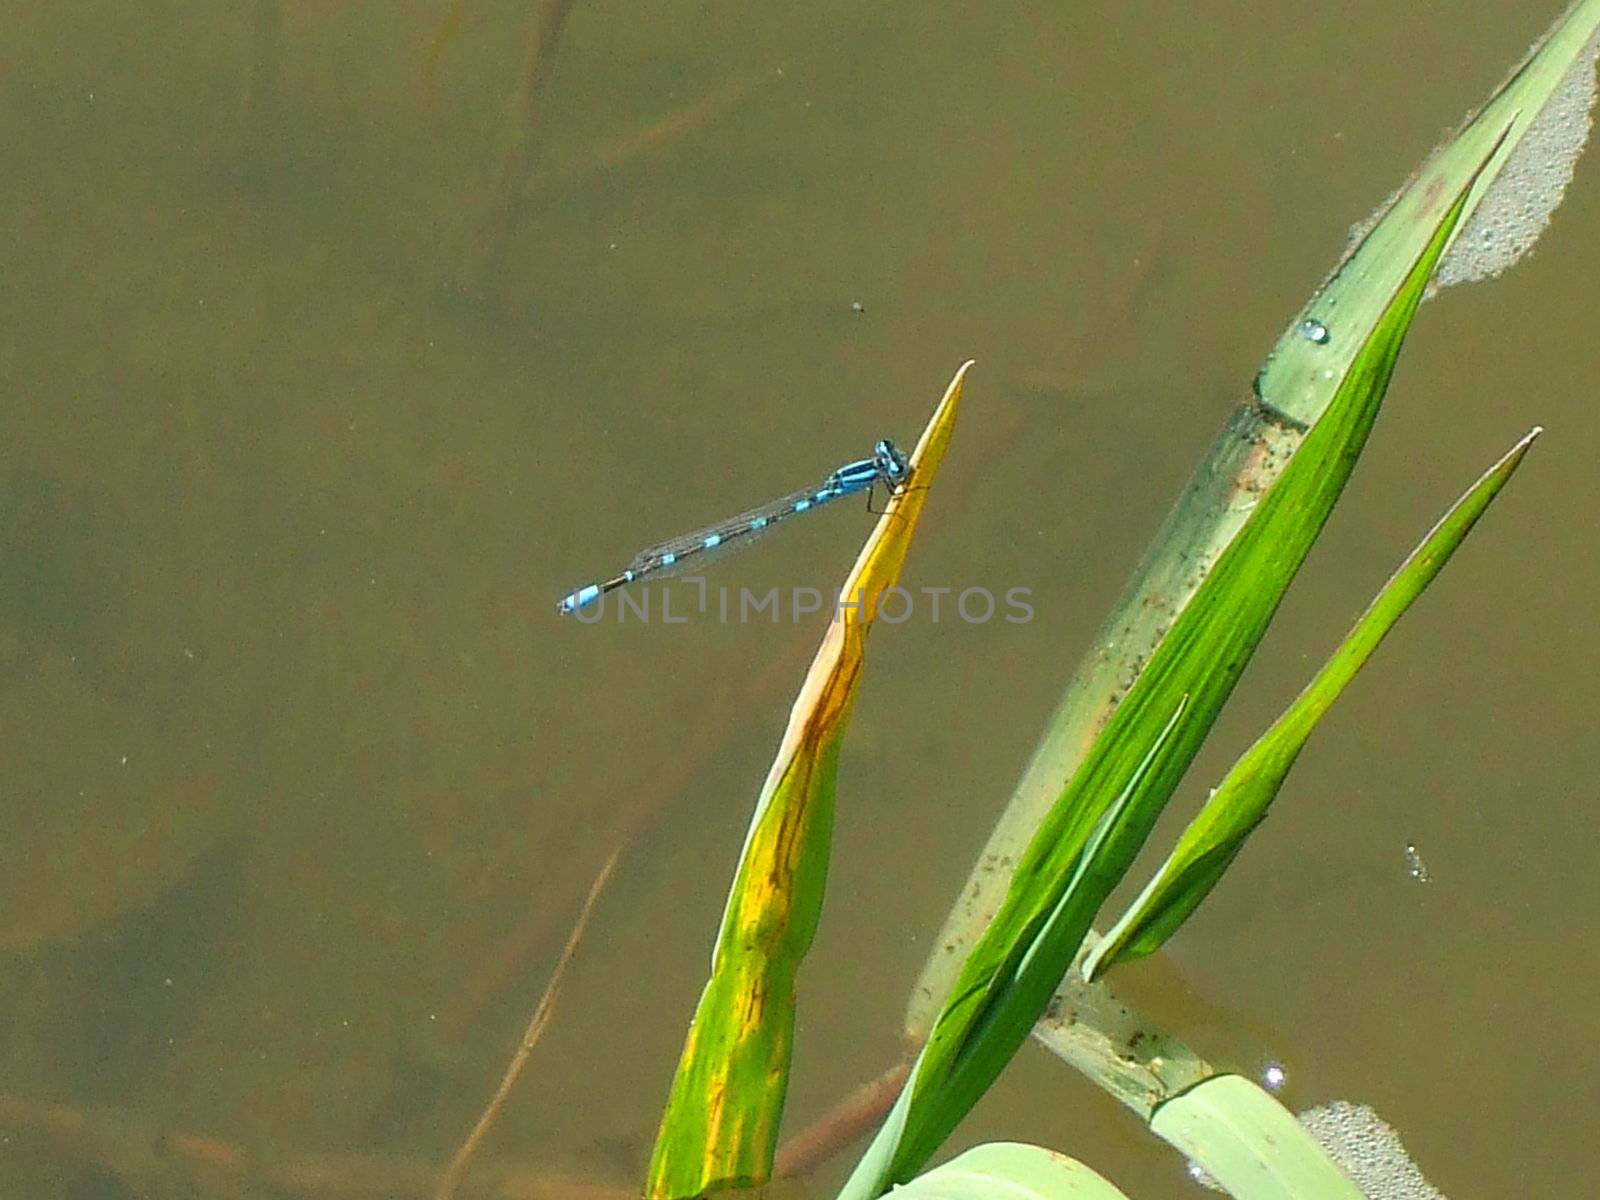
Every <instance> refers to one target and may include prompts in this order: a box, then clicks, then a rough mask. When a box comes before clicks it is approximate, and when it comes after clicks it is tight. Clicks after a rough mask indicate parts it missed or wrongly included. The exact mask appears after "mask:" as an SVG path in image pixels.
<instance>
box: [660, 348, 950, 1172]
mask: <svg viewBox="0 0 1600 1200" xmlns="http://www.w3.org/2000/svg"><path fill="white" fill-rule="evenodd" d="M971 365H972V364H971V363H967V364H965V365H963V366H962V368H961V369H960V370H959V371H958V372H956V376H955V378H954V379H953V380H952V381H951V383H950V386H949V388H948V390H947V391H946V392H945V395H944V399H943V400H942V401H941V402H940V404H939V406H938V408H937V409H936V410H935V411H934V414H933V418H932V419H931V420H930V421H929V423H928V427H927V429H926V430H924V432H923V435H922V437H921V439H920V440H919V441H918V443H917V447H916V449H915V450H913V451H912V453H911V457H910V464H911V475H910V481H909V486H908V487H906V488H904V489H903V490H902V491H901V492H900V493H898V494H897V495H895V496H893V497H892V498H891V499H890V500H889V502H888V505H887V507H886V510H885V512H884V514H883V516H882V517H881V518H880V519H879V521H878V523H877V525H876V526H875V527H874V529H873V531H872V534H871V536H870V537H869V538H868V539H867V543H866V546H865V547H864V548H863V549H862V551H861V555H860V557H859V558H858V559H857V561H856V565H855V569H854V570H852V571H851V573H850V576H849V578H848V579H847V581H846V582H845V585H844V587H843V589H842V590H841V595H842V596H843V597H845V598H846V601H847V602H845V603H841V604H840V606H839V607H838V608H837V609H836V610H835V614H834V619H833V620H832V621H831V622H830V624H829V626H828V630H827V633H826V634H825V635H824V637H823V641H822V646H821V648H820V649H819V650H818V651H817V655H816V658H815V659H814V660H813V661H812V664H811V669H810V670H809V671H808V672H807V674H806V679H805V683H804V684H803V685H802V687H801V689H800V695H799V697H798V698H797V699H796V700H795V704H794V709H793V711H792V712H791V713H790V715H789V724H788V728H787V729H786V730H785V732H784V735H783V740H782V742H781V743H780V744H779V747H778V753H777V756H776V758H775V759H774V761H773V764H772V769H771V770H770V771H769V772H768V774H767V780H766V784H765V785H764V786H763V787H762V789H761V796H760V798H759V800H758V801H757V802H756V811H755V815H754V817H753V818H752V820H751V824H750V831H749V833H748V834H747V835H746V838H745V844H744V851H743V854H742V856H741V858H740V863H739V869H738V873H737V875H736V876H735V878H734V882H733V888H732V890H731V892H730V894H729V896H728V903H727V907H726V909H725V910H724V912H723V917H722V927H721V931H720V933H719V935H718V938H717V944H716V949H715V951H714V952H713V954H712V960H711V979H710V981H709V982H708V983H707V984H706V988H705V991H704V992H703V993H702V995H701V997H700V1004H699V1007H698V1008H697V1010H696V1012H695V1017H694V1023H693V1025H692V1026H691V1027H690V1030H689V1036H688V1038H687V1040H686V1041H685V1043H684V1047H683V1054H682V1056H681V1058H680V1059H679V1062H678V1071H677V1075H676V1076H675V1078H674V1079H673V1083H672V1093H671V1097H670V1098H669V1100H668V1102H667V1108H666V1112H665V1114H664V1115H663V1117H662V1121H661V1129H660V1132H659V1133H658V1134H657V1136H656V1145H655V1152H654V1154H653V1155H652V1157H651V1161H650V1172H649V1178H648V1182H647V1185H646V1194H647V1195H648V1196H650V1197H652V1198H653V1200H676V1198H679V1197H688V1196H699V1195H703V1194H705V1193H707V1192H710V1191H717V1190H721V1189H724V1188H733V1187H751V1186H755V1185H757V1184H760V1183H762V1182H764V1181H765V1180H766V1178H767V1177H768V1175H769V1174H770V1173H771V1169H772V1155H773V1150H774V1147H775V1145H776V1140H777V1131H778V1121H779V1118H780V1117H781V1116H782V1113H783V1097H784V1091H785V1088H786V1087H787V1085H788V1079H789V1058H790V1052H791V1045H792V1041H793V1035H794V1005H795V995H794V989H795V975H796V972H797V971H798V969H799V966H800V962H801V960H802V959H803V958H804V957H805V954H806V951H807V950H808V949H809V948H810V946H811V939H812V936H813V934H814V933H815V931H816V927H817V918H818V916H819V915H820V913H821V908H822V896H823V889H824V885H825V883H826V879H827V867H828V849H829V843H830V841H831V835H832V830H833V806H834V778H835V773H836V769H837V763H838V755H839V744H840V739H841V738H842V736H843V734H844V727H845V722H846V720H847V719H848V717H849V713H850V708H851V705H852V703H853V702H854V700H855V694H856V687H857V684H858V682H859V681H860V677H861V670H862V666H863V654H864V650H865V639H866V634H867V631H868V630H869V629H870V628H871V626H872V623H873V620H874V619H875V617H876V615H877V600H878V598H879V597H880V596H881V595H882V593H883V592H884V591H885V590H886V589H888V588H891V587H893V586H894V584H895V581H896V580H897V579H898V578H899V574H900V568H901V566H902V564H903V563H904V562H905V557H906V552H907V551H908V550H909V548H910V545H911V537H912V534H913V533H914V532H915V530H916V526H917V521H918V518H919V517H920V515H921V512H922V506H923V504H924V502H925V501H926V499H927V495H928V485H929V484H930V483H931V482H932V480H933V477H934V475H935V473H936V472H937V471H938V469H939V463H940V461H941V460H942V459H943V458H944V453H945V448H946V447H947V446H948V444H949V441H950V434H951V432H952V430H953V429H954V427H955V418H956V411H957V408H958V405H959V403H960V399H961V388H962V384H963V382H964V380H965V378H966V373H967V369H968V368H969V367H970V366H971Z"/></svg>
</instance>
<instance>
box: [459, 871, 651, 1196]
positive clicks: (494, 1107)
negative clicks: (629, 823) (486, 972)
mask: <svg viewBox="0 0 1600 1200" xmlns="http://www.w3.org/2000/svg"><path fill="white" fill-rule="evenodd" d="M622 850H623V847H622V846H621V845H620V844H619V845H618V846H617V847H616V848H615V849H613V850H612V851H611V854H610V855H609V856H608V857H607V858H606V861H605V865H604V866H602V867H601V868H600V873H599V874H598V875H596V876H595V877H594V882H593V883H592V884H590V885H589V894H588V896H586V897H585V898H584V901H583V908H582V910H581V911H580V912H579V913H578V919H577V921H575V922H574V923H573V926H572V932H571V933H570V934H569V935H567V944H566V946H565V947H564V948H563V949H562V951H561V958H560V959H559V960H558V961H557V962H556V967H555V970H554V971H553V972H551V975H550V982H549V983H548V984H546V985H545V989H544V995H543V996H541V997H539V1004H538V1007H536V1008H535V1009H534V1010H533V1018H532V1020H530V1021H529V1022H528V1028H527V1030H526V1031H525V1032H524V1033H523V1035H522V1041H521V1043H520V1044H519V1045H518V1046H517V1052H516V1053H515V1054H513V1055H512V1056H511V1063H510V1065H508V1066H507V1067H506V1073H505V1075H504V1077H503V1078H502V1079H501V1080H500V1086H499V1088H498V1089H496V1091H495V1094H494V1098H493V1099H491V1100H490V1101H489V1105H488V1107H487V1108H485V1109H484V1110H483V1115H482V1116H481V1117H479V1118H478V1123H477V1124H476V1125H474V1126H473V1128H472V1132H471V1133H469V1134H468V1135H467V1140H466V1141H464V1142H462V1143H461V1149H459V1150H457V1151H456V1154H455V1157H454V1158H452V1159H451V1160H450V1165H449V1166H448V1167H446V1168H445V1172H444V1174H443V1175H442V1176H441V1177H440V1179H439V1186H438V1188H437V1189H436V1190H435V1191H434V1200H451V1198H452V1197H453V1196H454V1195H455V1194H456V1189H457V1188H458V1187H460V1186H461V1179H462V1177H463V1176H464V1175H465V1174H466V1173H467V1168H468V1167H469V1166H471V1165H472V1160H473V1158H474V1157H475V1156H476V1155H477V1153H478V1148H479V1147H480V1146H481V1145H482V1144H483V1140H484V1138H486V1137H488V1135H489V1130H490V1129H491V1128H492V1127H493V1126H494V1123H495V1119H496V1118H497V1117H499V1115H500V1110H501V1109H502V1108H504V1107H505V1103H506V1098H507V1097H508V1096H510V1095H511V1089H512V1088H513V1087H515V1086H516V1083H517V1080H518V1078H520V1077H521V1075H522V1069H523V1068H524V1067H525V1066H527V1065H528V1057H529V1055H531V1054H532V1053H533V1048H534V1046H536V1045H538V1043H539V1039H540V1037H542V1036H543V1035H544V1031H545V1027H546V1026H547V1025H549V1024H550V1018H551V1017H553V1016H554V1015H555V1011H556V997H557V996H558V995H559V994H560V990H561V980H562V977H563V976H564V975H566V973H567V967H568V966H569V965H571V963H572V959H573V956H574V955H575V954H576V953H577V951H578V944H579V943H580V942H581V941H582V940H583V934H584V931H585V930H586V929H588V927H589V918H590V916H592V915H593V913H594V906H595V902H596V901H598V900H599V899H600V893H601V892H603V891H605V887H606V884H607V883H609V882H610V881H611V875H612V873H613V872H614V871H615V870H616V868H617V860H618V859H619V858H620V857H621V856H622Z"/></svg>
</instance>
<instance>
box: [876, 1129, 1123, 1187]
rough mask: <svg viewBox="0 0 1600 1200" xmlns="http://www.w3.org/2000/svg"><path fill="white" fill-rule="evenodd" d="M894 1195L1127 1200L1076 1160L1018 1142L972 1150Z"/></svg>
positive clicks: (938, 1167)
mask: <svg viewBox="0 0 1600 1200" xmlns="http://www.w3.org/2000/svg"><path fill="white" fill-rule="evenodd" d="M895 1194H896V1195H897V1196H899V1197H901V1198H902V1200H1128V1198H1127V1195H1126V1194H1125V1193H1123V1192H1121V1191H1119V1190H1118V1189H1117V1188H1116V1187H1114V1186H1113V1185H1112V1184H1110V1183H1108V1182H1107V1181H1106V1180H1105V1179H1104V1178H1103V1177H1102V1176H1100V1175H1098V1174H1096V1173H1095V1172H1094V1171H1091V1170H1090V1169H1089V1168H1088V1167H1086V1166H1084V1165H1083V1164H1082V1163H1081V1162H1078V1161H1077V1160H1076V1159H1071V1158H1068V1157H1067V1156H1066V1155H1065V1154H1057V1153H1056V1152H1055V1151H1054V1150H1046V1149H1045V1148H1044V1147H1042V1146H1028V1145H1024V1144H1022V1143H1020V1142H990V1143H988V1144H987V1145H984V1146H974V1147H973V1148H972V1149H971V1150H968V1151H967V1152H966V1153H965V1154H962V1155H959V1156H958V1157H956V1158H952V1159H951V1160H950V1161H949V1162H947V1163H944V1164H942V1165H940V1166H937V1167H935V1168H934V1169H933V1170H931V1171H929V1172H928V1173H927V1174H926V1175H919V1176H917V1178H915V1179H913V1180H912V1181H911V1182H910V1183H908V1184H906V1185H905V1186H904V1187H903V1188H900V1189H899V1190H898V1191H897V1192H896V1193H895Z"/></svg>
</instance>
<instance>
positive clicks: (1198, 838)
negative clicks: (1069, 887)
mask: <svg viewBox="0 0 1600 1200" xmlns="http://www.w3.org/2000/svg"><path fill="white" fill-rule="evenodd" d="M1539 432H1540V431H1539V430H1538V429H1534V430H1533V431H1532V432H1531V433H1529V434H1528V435H1527V436H1526V437H1525V438H1523V439H1522V440H1521V441H1520V442H1518V443H1517V444H1516V445H1515V446H1514V447H1512V449H1511V450H1510V452H1509V453H1507V454H1506V456H1505V457H1504V458H1502V459H1501V460H1500V461H1499V462H1497V463H1495V465H1494V466H1493V467H1491V468H1490V469H1489V470H1488V471H1487V472H1485V473H1484V475H1483V476H1482V478H1480V479H1479V480H1478V482H1477V483H1475V484H1474V485H1473V486H1472V487H1471V488H1470V489H1469V490H1468V491H1467V493H1466V494H1465V495H1463V496H1462V497H1461V498H1460V499H1459V500H1457V501H1456V503H1455V504H1454V505H1453V506H1452V507H1451V509H1450V511H1449V512H1448V513H1446V514H1445V515H1444V517H1443V518H1442V519H1441V520H1440V521H1439V523H1438V524H1437V525H1435V526H1434V527H1433V529H1432V530H1431V531H1430V532H1429V534H1428V536H1427V537H1426V538H1424V539H1423V541H1422V543H1421V544H1420V545H1419V546H1417V548H1416V549H1415V550H1413V551H1412V552H1411V554H1410V556H1409V557H1408V558H1407V559H1406V561H1405V562H1404V563H1402V564H1401V566H1400V569H1399V570H1398V571H1396V572H1395V574H1394V576H1393V578H1391V579H1390V580H1389V582H1388V583H1387V584H1385V585H1384V588H1383V590H1382V591H1381V592H1379V593H1378V596H1377V598H1376V599H1375V600H1373V602H1372V604H1371V605H1370V606H1369V607H1368V608H1367V611H1366V612H1364V613H1363V614H1362V615H1361V619H1360V620H1358V621H1357V622H1356V625H1355V628H1354V629H1352V630H1351V631H1350V634H1349V636H1347V637H1346V638H1345V640H1344V642H1343V643H1342V644H1341V645H1340V646H1339V648H1338V649H1337V650H1336V651H1334V653H1333V656H1332V657H1331V658H1330V659H1329V660H1328V662H1327V663H1326V664H1325V665H1324V666H1323V668H1322V670H1321V671H1319V672H1318V673H1317V675H1316V677H1315V678H1314V679H1313V680H1312V681H1311V683H1310V684H1308V685H1307V687H1306V689H1305V690H1304V691H1303V692H1301V693H1300V695H1299V697H1298V698H1297V699H1296V700H1295V702H1294V703H1293V704H1291V705H1290V706H1289V708H1288V710H1287V711H1286V712H1284V714H1283V715H1282V716H1281V717H1279V718H1278V720H1277V721H1276V722H1274V723H1273V725H1272V727H1271V728H1270V729H1268V730H1267V732H1266V733H1265V734H1263V735H1262V736H1261V738H1260V739H1259V740H1258V741H1257V742H1256V743H1255V745H1253V746H1251V747H1250V749H1249V750H1247V751H1246V752H1245V753H1244V754H1243V755H1242V756H1241V757H1240V759H1239V761H1238V762H1237V763H1235V764H1234V766H1233V768H1232V770H1230V771H1229V772H1228V774H1227V776H1226V777H1225V778H1224V779H1223V781H1222V784H1221V785H1220V786H1219V787H1218V788H1217V789H1216V790H1215V791H1214V792H1212V793H1211V797H1210V799H1208V800H1207V801H1206V803H1205V806H1204V807H1203V808H1201V810H1200V813H1199V815H1198V816H1196V817H1195V819H1194V820H1193V821H1192V822H1191V823H1190V825H1189V827H1188V829H1186V830H1185V831H1184V833H1183V836H1182V837H1181V838H1180V839H1179V840H1178V845H1177V848H1176V849H1174V850H1173V852H1172V855H1171V857H1170V858H1168V859H1167V861H1166V863H1165V865H1163V866H1162V868H1161V870H1160V871H1159V872H1157V874H1156V876H1155V878H1154V879H1152V880H1151V881H1150V883H1149V885H1148V886H1147V887H1146V888H1145V890H1144V891H1143V893H1141V894H1140V896H1139V898H1138V899H1137V900H1136V901H1134V903H1133V904H1132V905H1131V906H1130V907H1129V909H1128V911H1127V912H1126V913H1125V914H1123V916H1122V918H1121V920H1119V921H1118V922H1117V923H1116V925H1114V926H1113V927H1112V928H1111V930H1110V931H1109V932H1108V933H1107V934H1106V936H1105V938H1104V940H1102V941H1101V942H1100V944H1099V945H1097V946H1096V947H1095V949H1094V950H1093V952H1092V953H1091V954H1090V955H1089V957H1088V958H1087V960H1085V962H1084V966H1083V970H1084V973H1085V974H1086V975H1087V976H1088V977H1089V978H1090V979H1095V978H1098V977H1099V976H1100V975H1101V974H1103V973H1104V972H1105V971H1107V970H1109V969H1110V968H1111V967H1113V966H1115V965H1116V964H1117V963H1119V962H1128V961H1130V960H1132V959H1136V958H1141V957H1143V956H1144V955H1146V954H1149V953H1151V952H1152V951H1154V950H1155V949H1156V948H1157V947H1159V946H1160V945H1161V944H1162V943H1163V942H1164V941H1166V940H1167V938H1169V937H1171V936H1172V934H1173V932H1174V931H1175V930H1176V929H1177V928H1178V927H1179V926H1180V925H1182V924H1183V922H1184V921H1185V920H1187V919H1188V917H1189V915H1190V914H1191V913H1193V912H1194V910H1195V909H1196V908H1197V907H1199V905H1200V902H1201V901H1202V900H1204V899H1205V897H1206V895H1207V894H1208V893H1209V892H1210V891H1211V889H1212V887H1213V886H1215V884H1216V882H1217V880H1218V879H1220V878H1221V877H1222V873H1223V872H1224V871H1225V870H1227V867H1228V864H1229V863H1231V862H1232V861H1233V858H1234V855H1236V854H1238V852H1239V849H1240V847H1241V846H1243V845H1244V842H1245V839H1246V838H1247V837H1249V835H1250V833H1251V831H1252V830H1254V829H1255V827H1256V826H1257V825H1258V824H1260V823H1261V821H1262V819H1263V818H1264V817H1265V816H1266V815H1267V808H1268V807H1269V806H1270V805H1271V804H1272V801H1273V799H1274V797H1276V796H1277V794H1278V789H1279V788H1280V787H1282V786H1283V781H1284V778H1285V777H1286V776H1287V775H1288V774H1289V768H1290V767H1292V766H1293V765H1294V762H1295V759H1296V758H1298V757H1299V755H1300V751H1301V749H1302V748H1303V747H1304V746H1305V744H1306V741H1307V740H1308V739H1309V738H1310V737H1311V731H1312V730H1313V729H1315V728H1316V726H1317V722H1319V721H1320V720H1321V719H1322V717H1323V716H1324V714H1326V713H1327V711H1328V709H1329V708H1330V707H1332V705H1333V702H1334V700H1336V699H1337V698H1338V696H1339V694H1340V693H1341V692H1342V691H1343V690H1344V689H1345V687H1346V685H1348V684H1349V682H1350V681H1351V680H1352V679H1354V678H1355V675H1356V672H1357V671H1359V670H1360V669H1361V667H1362V666H1363V665H1364V664H1365V663H1366V661H1367V659H1368V658H1370V657H1371V656H1372V652H1373V651H1374V650H1376V649H1377V648H1378V644H1379V643H1380V642H1381V641H1383V639H1384V637H1385V635H1387V634H1388V632H1389V630H1390V629H1392V628H1393V627H1394V624H1395V622H1396V621H1398V620H1399V619H1400V617H1401V616H1402V615H1403V614H1404V613H1405V611H1406V610H1407V609H1408V608H1409V607H1410V606H1411V603H1412V601H1414V600H1415V599H1416V598H1417V597H1418V596H1420V595H1421V594H1422V592H1423V590H1424V589H1425V588H1426V587H1427V586H1428V584H1430V583H1432V582H1433V579H1434V577H1435V576H1436V575H1438V573H1439V571H1440V569H1441V568H1443V566H1444V564H1445V563H1446V562H1447V561H1449V558H1450V556H1451V555H1452V554H1453V553H1455V550H1456V547H1457V546H1459V545H1460V544H1461V542H1462V540H1463V539H1464V538H1465V537H1466V536H1467V534H1468V533H1469V532H1471V530H1472V527H1473V526H1474V525H1475V524H1477V521H1478V518H1479V517H1481V516H1482V515H1483V513H1484V511H1485V510H1486V509H1487V508H1488V507H1489V504H1490V503H1491V502H1492V501H1493V500H1494V498H1495V497H1496V496H1497V495H1499V494H1500V489H1501V488H1502V487H1504V486H1505V484H1506V481H1507V480H1509V479H1510V478H1511V475H1512V473H1513V472H1514V471H1515V470H1516V469H1517V467H1518V466H1519V465H1520V464H1521V462H1522V459H1523V456H1524V455H1526V454H1527V452H1528V448H1529V447H1530V446H1532V445H1533V440H1534V438H1536V437H1538V436H1539Z"/></svg>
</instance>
